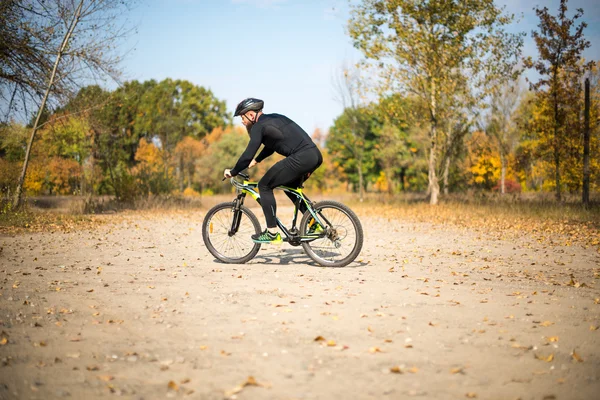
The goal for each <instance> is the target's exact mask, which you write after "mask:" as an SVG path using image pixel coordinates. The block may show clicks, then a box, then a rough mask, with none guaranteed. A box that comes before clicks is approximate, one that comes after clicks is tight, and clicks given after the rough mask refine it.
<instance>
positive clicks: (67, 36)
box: [13, 0, 83, 209]
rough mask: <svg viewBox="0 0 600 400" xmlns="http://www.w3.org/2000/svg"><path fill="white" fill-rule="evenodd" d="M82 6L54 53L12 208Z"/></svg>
mask: <svg viewBox="0 0 600 400" xmlns="http://www.w3.org/2000/svg"><path fill="white" fill-rule="evenodd" d="M82 6H83V0H82V1H81V2H80V3H79V5H78V6H77V10H76V11H75V14H74V15H73V20H72V21H71V26H69V29H68V30H67V33H65V37H64V38H63V41H62V43H61V45H60V48H59V50H58V53H57V54H56V60H55V61H54V67H53V68H52V73H51V74H50V81H49V82H48V87H47V88H46V92H45V93H44V98H43V99H42V104H40V108H39V110H38V113H37V117H36V118H35V123H34V124H33V128H32V129H31V136H30V137H29V141H28V143H27V150H26V151H25V159H24V160H23V170H22V171H21V175H20V176H19V181H18V182H17V189H16V191H15V197H14V200H13V209H18V208H19V207H20V206H21V202H22V194H23V184H24V182H25V175H26V174H27V165H28V164H29V157H30V155H31V147H32V146H33V140H34V139H35V134H36V132H37V130H38V129H39V124H40V118H41V117H42V113H43V112H44V108H45V107H46V102H47V101H48V96H49V95H50V91H51V90H52V85H54V78H55V77H56V70H57V69H58V64H59V63H60V59H61V57H62V55H63V53H64V51H65V49H66V48H67V44H68V43H69V39H70V38H71V35H72V34H73V30H74V29H75V27H76V26H77V23H78V22H79V18H80V16H81V7H82Z"/></svg>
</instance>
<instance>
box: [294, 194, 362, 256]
mask: <svg viewBox="0 0 600 400" xmlns="http://www.w3.org/2000/svg"><path fill="white" fill-rule="evenodd" d="M313 208H314V210H315V211H316V212H317V213H318V214H319V218H320V219H321V220H322V222H323V223H324V224H325V225H326V226H323V232H322V233H320V234H319V238H318V239H315V240H313V241H310V242H303V243H302V247H304V251H305V252H306V254H308V256H309V257H310V258H311V259H313V260H314V261H315V262H316V263H318V264H320V265H322V266H324V267H345V266H346V265H348V264H350V263H351V262H352V261H354V260H355V259H356V257H357V256H358V254H359V253H360V251H361V249H362V245H363V230H362V225H361V223H360V220H359V219H358V217H357V216H356V214H355V213H354V211H352V210H351V209H350V208H348V207H347V206H345V205H343V204H342V203H338V202H337V201H330V200H325V201H321V202H319V203H316V204H315V205H314V206H313ZM312 219H313V217H312V215H311V214H310V213H309V212H306V213H304V216H303V217H302V221H300V232H301V235H303V236H304V235H307V232H308V231H309V223H310V222H311V220H312Z"/></svg>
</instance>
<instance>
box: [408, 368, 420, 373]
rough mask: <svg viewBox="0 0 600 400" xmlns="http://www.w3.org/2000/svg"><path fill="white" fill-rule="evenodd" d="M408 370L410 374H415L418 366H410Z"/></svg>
mask: <svg viewBox="0 0 600 400" xmlns="http://www.w3.org/2000/svg"><path fill="white" fill-rule="evenodd" d="M408 372H410V373H411V374H416V373H417V372H419V368H417V367H412V368H410V369H409V370H408Z"/></svg>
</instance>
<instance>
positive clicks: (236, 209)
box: [228, 193, 244, 236]
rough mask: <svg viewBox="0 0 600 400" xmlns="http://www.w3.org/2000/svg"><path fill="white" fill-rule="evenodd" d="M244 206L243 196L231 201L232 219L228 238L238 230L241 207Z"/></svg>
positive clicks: (240, 219)
mask: <svg viewBox="0 0 600 400" xmlns="http://www.w3.org/2000/svg"><path fill="white" fill-rule="evenodd" d="M243 204H244V194H243V193H242V194H240V195H239V196H238V197H237V198H236V199H235V200H234V201H233V219H232V221H231V229H229V232H228V234H229V236H233V235H235V234H236V233H237V231H238V229H240V222H241V221H242V210H241V208H242V205H243Z"/></svg>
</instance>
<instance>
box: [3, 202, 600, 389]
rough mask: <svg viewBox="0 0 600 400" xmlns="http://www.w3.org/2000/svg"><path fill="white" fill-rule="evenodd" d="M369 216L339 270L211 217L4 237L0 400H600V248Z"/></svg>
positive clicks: (169, 216)
mask: <svg viewBox="0 0 600 400" xmlns="http://www.w3.org/2000/svg"><path fill="white" fill-rule="evenodd" d="M356 211H357V214H358V215H359V216H360V217H361V220H362V223H363V225H364V228H365V245H364V248H363V251H362V253H361V255H360V256H359V257H358V259H357V261H356V262H355V263H353V264H351V265H350V266H348V267H346V268H343V269H327V268H322V267H319V266H317V265H315V264H313V263H312V262H311V260H310V259H309V258H308V257H307V256H306V255H305V254H304V253H303V251H302V248H301V247H291V246H287V245H283V246H280V247H277V246H263V248H262V249H261V251H260V252H259V254H258V256H257V257H256V258H255V259H254V260H253V261H252V262H250V263H248V264H245V265H225V264H221V263H218V262H216V261H215V259H214V258H213V257H212V256H211V255H210V254H209V253H208V251H207V250H206V249H205V248H204V245H203V243H202V238H201V231H200V229H201V224H202V218H203V213H202V212H191V211H190V212H178V213H163V214H160V215H157V214H154V215H151V214H132V215H126V216H122V215H119V216H106V217H103V218H105V219H106V220H107V223H106V224H104V225H102V226H99V227H98V228H97V229H94V230H93V231H91V230H78V231H72V232H67V233H65V232H54V233H37V234H24V235H16V236H2V237H0V247H1V248H2V250H1V252H0V399H62V398H72V399H96V398H113V397H115V396H116V397H121V398H130V399H162V398H190V399H224V398H238V399H371V398H372V399H401V398H409V397H418V398H426V399H460V398H479V399H523V400H525V399H598V398H599V397H598V396H600V395H599V393H600V329H598V327H599V326H600V304H599V303H600V293H599V292H600V291H599V288H598V279H599V278H600V269H599V267H600V254H599V253H598V251H597V249H593V248H587V249H586V248H583V247H581V246H567V245H565V244H564V243H565V242H566V241H567V240H568V238H557V240H556V241H555V242H554V243H549V242H538V241H535V240H533V239H526V238H521V239H518V240H514V239H513V240H506V239H503V237H502V236H499V235H497V234H491V233H486V232H477V231H474V230H469V229H467V228H460V227H457V226H452V225H432V224H425V223H409V222H406V221H402V220H397V219H392V218H388V217H385V216H379V217H378V216H376V214H374V213H373V212H372V210H369V209H367V208H364V209H358V210H356ZM259 215H260V214H259ZM259 219H260V220H261V221H262V217H261V218H259ZM561 243H563V244H561Z"/></svg>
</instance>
